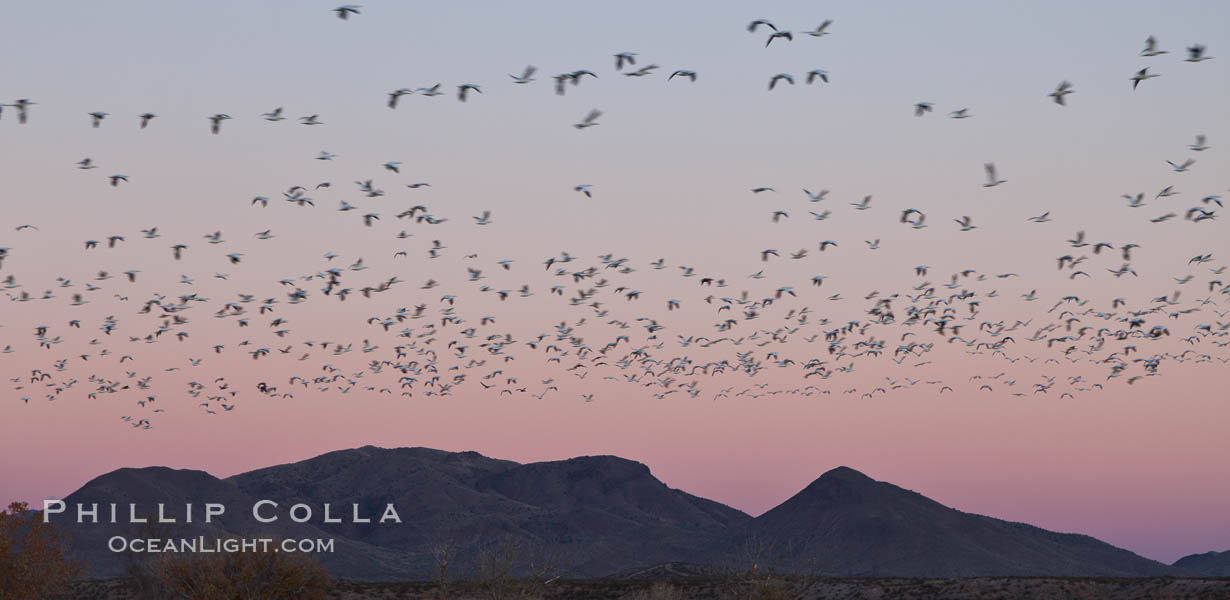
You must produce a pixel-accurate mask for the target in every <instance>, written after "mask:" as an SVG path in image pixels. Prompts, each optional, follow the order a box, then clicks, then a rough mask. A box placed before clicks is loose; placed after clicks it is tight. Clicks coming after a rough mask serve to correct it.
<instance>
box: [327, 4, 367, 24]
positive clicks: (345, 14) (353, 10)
mask: <svg viewBox="0 0 1230 600" xmlns="http://www.w3.org/2000/svg"><path fill="white" fill-rule="evenodd" d="M360 8H362V7H361V6H359V5H357V4H344V5H342V6H339V7H337V8H335V9H333V12H335V13H337V18H339V19H341V20H343V21H345V20H347V19H349V18H350V15H357V14H359V9H360Z"/></svg>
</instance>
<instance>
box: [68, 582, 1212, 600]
mask: <svg viewBox="0 0 1230 600" xmlns="http://www.w3.org/2000/svg"><path fill="white" fill-rule="evenodd" d="M70 597H71V598H74V599H88V600H134V598H135V597H134V595H133V593H132V591H131V590H130V589H129V588H128V587H127V585H126V584H125V583H124V582H123V581H120V580H107V581H86V582H80V583H77V584H76V585H75V586H74V589H73V595H72V596H70ZM328 597H330V598H333V599H335V600H400V599H417V598H423V599H433V600H440V599H443V598H452V599H456V600H468V599H471V598H473V599H492V600H514V599H528V598H542V599H560V600H563V599H573V598H575V599H589V598H594V599H610V600H691V599H699V598H714V599H730V600H740V599H748V600H752V599H755V600H778V599H782V600H821V599H825V600H828V599H833V600H836V599H842V600H847V599H848V600H863V599H866V600H915V599H917V600H964V599H967V598H969V599H973V598H977V599H979V600H982V599H992V600H994V599H1003V600H1009V599H1011V600H1016V599H1023V598H1034V599H1038V600H1050V599H1065V598H1074V599H1090V600H1093V599H1097V600H1168V599H1180V598H1181V599H1185V600H1186V599H1204V598H1208V599H1210V600H1225V599H1227V598H1230V578H1221V579H1215V578H1208V579H1176V578H1170V577H1158V578H1147V579H1143V578H1142V579H1110V578H1079V577H977V578H965V579H846V578H811V579H772V580H756V581H747V580H745V581H742V582H738V581H731V580H689V581H672V582H662V581H659V582H653V581H608V580H581V581H578V580H556V581H551V582H549V583H545V584H544V583H539V582H525V581H518V582H509V583H507V584H505V585H504V586H493V585H492V584H483V583H478V582H457V583H453V584H450V587H449V589H448V590H447V593H445V594H441V593H440V591H439V590H438V589H437V586H436V585H435V584H432V583H418V582H408V583H365V582H353V581H337V582H334V583H333V584H332V585H331V588H330V590H329V593H328Z"/></svg>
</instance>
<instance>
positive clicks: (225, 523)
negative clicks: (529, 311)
mask: <svg viewBox="0 0 1230 600" xmlns="http://www.w3.org/2000/svg"><path fill="white" fill-rule="evenodd" d="M261 499H269V500H274V501H276V502H278V504H279V507H278V511H279V512H278V514H279V516H280V518H279V519H278V520H277V521H276V522H274V523H259V522H257V521H255V520H254V519H253V518H252V516H251V507H252V505H253V504H254V503H256V502H257V501H258V500H261ZM65 502H66V503H68V504H69V506H70V510H72V509H71V507H72V506H73V505H75V504H76V503H79V502H80V503H87V504H88V503H95V502H96V503H99V504H100V508H103V510H102V511H100V512H103V513H105V512H106V509H105V507H106V506H107V505H109V504H110V503H117V504H120V505H121V513H122V514H124V515H126V506H127V504H128V503H130V502H133V503H136V504H138V505H139V506H140V507H143V510H147V511H152V510H154V509H155V508H156V505H157V504H158V503H165V504H166V505H167V507H168V513H169V514H175V513H174V512H172V511H173V510H175V511H180V512H182V511H183V506H184V504H186V503H194V504H195V505H197V509H196V510H197V511H198V514H197V515H196V518H195V519H194V522H193V523H191V524H187V523H183V522H182V519H181V522H180V523H176V524H174V525H145V526H142V525H132V524H128V523H127V522H124V523H119V524H115V525H110V524H105V525H104V524H98V525H94V524H88V523H87V524H84V525H71V524H68V522H69V521H70V520H71V517H70V516H69V515H61V517H64V518H62V519H60V520H59V521H56V520H53V522H59V523H64V524H68V528H69V533H70V534H71V536H72V540H73V548H74V551H75V553H76V554H77V556H78V558H81V559H82V560H84V561H85V562H86V563H87V564H89V565H90V569H91V572H90V575H91V576H93V577H112V576H117V575H121V574H122V572H123V569H124V561H125V560H126V559H125V557H123V556H121V555H117V554H115V553H112V552H111V551H109V550H108V549H107V541H108V539H109V538H110V537H111V536H113V535H123V536H127V537H134V536H139V537H151V536H153V537H196V536H205V537H207V538H209V539H213V538H217V537H232V536H239V537H254V536H260V537H275V538H297V539H303V538H309V539H316V538H332V539H334V540H335V545H336V547H335V550H334V552H332V553H325V554H321V555H319V556H320V558H321V559H322V561H323V562H324V563H325V564H326V566H328V567H329V569H330V570H331V571H332V572H333V574H334V575H335V576H336V577H340V578H349V579H363V580H407V579H427V578H430V573H431V572H432V567H433V564H434V561H433V557H432V552H431V550H432V548H433V547H440V546H442V545H448V546H452V547H454V548H455V549H456V554H455V559H454V561H453V564H454V565H457V569H460V570H461V572H459V571H458V570H456V569H455V570H454V573H457V574H459V575H462V574H464V571H465V570H466V569H468V568H472V565H473V564H474V559H475V557H476V556H477V554H478V553H479V552H480V550H481V549H482V548H488V549H490V548H492V547H493V546H494V545H495V543H496V540H499V539H509V540H513V541H515V542H516V543H517V544H518V551H517V552H518V554H519V558H521V559H522V560H523V563H524V562H528V561H529V560H530V559H533V560H534V561H536V562H538V563H541V562H542V561H544V560H549V561H552V562H556V563H558V564H560V565H562V566H564V567H565V572H566V573H567V575H568V576H569V577H603V576H619V577H633V578H643V577H646V576H650V575H652V574H654V573H673V572H680V573H685V572H686V573H689V574H692V575H699V574H701V573H712V572H721V570H722V569H723V568H729V567H732V566H736V565H742V564H743V563H745V562H747V561H748V560H756V561H758V563H759V564H775V565H778V566H781V567H784V568H799V569H802V568H806V569H808V570H817V571H819V572H823V573H826V574H833V575H849V576H864V575H868V576H903V577H941V576H948V577H952V576H975V575H1086V576H1153V575H1164V574H1170V575H1184V574H1191V573H1192V572H1193V570H1189V568H1190V567H1188V566H1187V565H1177V566H1174V567H1172V566H1167V565H1164V564H1162V563H1159V562H1155V561H1152V560H1148V559H1145V558H1142V557H1140V556H1137V555H1135V554H1133V553H1131V552H1129V551H1127V550H1122V549H1119V548H1115V547H1114V546H1111V545H1109V544H1106V543H1104V542H1100V541H1098V540H1096V539H1094V538H1091V537H1088V536H1083V535H1077V534H1062V533H1054V532H1050V531H1046V530H1043V529H1039V528H1037V527H1033V526H1030V525H1025V524H1021V523H1011V522H1007V521H1001V520H998V519H993V518H990V517H983V516H979V515H972V514H968V513H963V512H960V511H957V510H954V509H951V508H948V507H945V506H943V505H941V504H939V503H936V502H934V501H932V500H929V499H927V498H926V497H924V496H922V495H920V494H917V493H914V492H911V491H908V490H904V489H901V488H899V487H897V486H894V485H892V484H888V483H883V482H877V481H875V480H872V479H871V478H869V477H867V476H865V475H863V474H861V473H859V472H858V471H855V470H853V469H849V468H845V467H842V468H838V469H834V470H832V471H829V472H827V473H825V474H824V475H822V476H821V477H820V478H819V479H817V480H816V481H814V482H812V483H811V484H810V485H808V486H807V487H806V488H805V489H803V490H802V491H800V492H799V493H798V494H796V495H795V496H794V497H792V498H790V499H789V500H787V501H786V502H783V503H782V504H781V505H779V506H777V507H776V508H774V509H772V510H770V511H768V512H767V513H765V514H764V515H761V516H760V517H758V518H755V519H753V518H752V517H750V516H748V515H747V514H745V513H743V512H740V511H738V510H735V509H733V508H730V507H728V506H725V505H723V504H720V503H717V502H714V501H711V500H706V499H704V498H699V497H697V496H693V495H691V494H688V493H686V492H683V491H680V490H676V489H672V488H670V487H668V486H667V485H666V484H664V483H662V482H661V481H659V480H658V479H657V478H656V477H654V476H653V474H652V473H651V472H650V470H649V468H648V467H646V466H645V465H643V464H641V463H637V462H634V461H630V460H626V459H622V458H619V457H615V456H585V457H578V458H573V459H569V460H562V461H550V462H538V463H530V464H519V463H516V462H512V461H507V460H498V459H493V458H488V457H485V456H482V455H480V454H478V453H476V452H445V451H441V450H433V449H429V448H395V449H384V448H376V447H372V446H365V447H363V448H357V449H353V450H342V451H337V452H330V453H328V454H324V455H321V456H317V457H315V458H312V459H308V460H305V461H301V462H297V463H292V464H286V465H279V466H274V467H268V468H264V469H259V470H256V471H251V472H248V473H243V474H240V475H236V476H234V477H230V478H227V479H218V478H216V477H213V476H212V475H210V474H208V473H205V472H202V471H189V470H175V469H168V468H165V467H150V468H144V469H119V470H116V471H113V472H111V473H108V474H106V475H103V476H100V477H98V478H95V479H94V480H92V481H90V482H88V483H87V484H86V485H84V486H83V487H82V488H81V489H79V490H77V491H76V492H74V493H73V494H71V495H70V496H69V497H68V498H66V499H65ZM204 502H221V503H225V504H226V505H227V513H226V515H225V516H224V517H223V518H221V519H217V520H215V522H214V523H211V524H204V523H201V522H200V521H201V518H202V516H203V513H201V512H200V511H201V508H200V505H201V504H202V503H204ZM296 503H304V504H308V505H309V506H311V507H313V511H314V512H315V514H316V515H317V517H316V518H314V519H312V520H311V521H309V522H308V523H304V524H296V523H293V522H291V521H290V519H289V516H288V515H287V514H286V510H287V509H288V508H289V507H290V506H291V505H293V504H296ZM325 503H329V504H330V505H331V510H332V511H333V514H334V516H344V517H345V518H344V519H343V522H342V523H336V524H334V523H323V522H321V519H320V518H319V514H320V512H321V511H322V510H323V505H324V504H325ZM388 503H393V504H394V505H395V506H396V509H397V512H398V514H399V516H400V517H401V519H402V523H400V524H396V523H383V524H381V523H376V522H374V521H376V520H378V518H379V516H380V515H381V513H382V512H383V510H384V507H385V505H386V504H388ZM352 504H355V505H358V507H359V511H360V515H361V516H365V517H369V518H372V520H373V522H372V523H352V522H350V521H351V519H350V515H351V512H352V510H351V505H352ZM125 521H126V519H125ZM1189 558H1192V557H1189ZM1184 560H1187V559H1184ZM663 565H665V566H663ZM647 569H648V570H647Z"/></svg>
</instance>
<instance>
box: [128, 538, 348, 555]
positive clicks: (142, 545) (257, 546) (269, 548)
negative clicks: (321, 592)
mask: <svg viewBox="0 0 1230 600" xmlns="http://www.w3.org/2000/svg"><path fill="white" fill-rule="evenodd" d="M107 549H109V550H111V551H112V552H136V553H139V554H162V553H186V552H191V553H201V554H215V553H221V552H304V553H321V552H333V539H331V538H330V539H274V538H206V537H204V536H201V537H196V538H126V537H124V536H120V535H117V536H113V537H112V538H111V539H109V540H107Z"/></svg>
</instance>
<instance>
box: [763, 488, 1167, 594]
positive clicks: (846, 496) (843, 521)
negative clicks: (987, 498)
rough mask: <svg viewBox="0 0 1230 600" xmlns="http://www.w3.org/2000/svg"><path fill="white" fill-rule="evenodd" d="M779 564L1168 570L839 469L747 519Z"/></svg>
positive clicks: (855, 569) (991, 570) (961, 572)
mask: <svg viewBox="0 0 1230 600" xmlns="http://www.w3.org/2000/svg"><path fill="white" fill-rule="evenodd" d="M749 533H750V534H752V535H755V536H759V537H760V538H762V539H766V540H781V541H782V542H781V543H780V545H779V547H778V548H777V549H776V550H777V553H778V554H779V555H780V558H781V559H783V560H785V561H787V562H790V563H793V564H798V565H805V564H806V563H807V562H808V561H814V566H815V567H816V568H818V569H819V570H820V571H822V572H826V573H839V574H844V575H853V576H902V577H971V576H985V575H1088V576H1116V577H1118V576H1139V575H1163V574H1168V573H1171V574H1173V573H1174V572H1175V571H1174V570H1173V569H1171V568H1170V567H1168V566H1166V565H1164V564H1162V563H1160V562H1156V561H1153V560H1149V559H1147V558H1143V557H1141V556H1138V555H1136V554H1133V553H1132V552H1129V551H1127V550H1123V549H1120V548H1116V547H1114V546H1111V545H1110V544H1107V543H1105V542H1101V541H1099V540H1096V539H1094V538H1092V537H1089V536H1085V535H1078V534H1070V533H1055V532H1053V531H1047V530H1045V529H1040V528H1037V527H1034V526H1032V525H1026V524H1024V523H1013V522H1009V521H1001V520H999V519H993V518H991V517H984V516H981V515H974V514H969V513H964V512H961V511H958V510H956V509H952V508H948V507H946V506H944V505H942V504H940V503H938V502H935V501H934V500H931V499H929V498H927V497H925V496H923V495H921V494H918V493H916V492H911V491H909V490H905V489H902V488H899V487H897V486H895V485H892V484H890V483H885V482H881V481H875V480H874V479H871V478H870V477H867V476H866V475H863V474H862V473H859V472H858V471H855V470H854V469H850V468H847V467H839V468H836V469H833V470H832V471H829V472H827V473H825V474H824V475H822V476H820V478H819V479H816V480H815V481H813V482H812V483H811V485H808V486H807V487H806V488H804V489H803V490H802V491H800V492H799V493H798V494H795V495H794V497H792V498H790V499H789V500H786V501H785V502H783V503H782V504H780V505H778V506H777V507H775V508H773V509H772V510H770V511H768V512H766V513H765V514H763V515H761V516H760V517H758V518H756V519H755V520H754V521H753V522H752V524H751V527H750V528H749Z"/></svg>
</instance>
